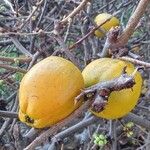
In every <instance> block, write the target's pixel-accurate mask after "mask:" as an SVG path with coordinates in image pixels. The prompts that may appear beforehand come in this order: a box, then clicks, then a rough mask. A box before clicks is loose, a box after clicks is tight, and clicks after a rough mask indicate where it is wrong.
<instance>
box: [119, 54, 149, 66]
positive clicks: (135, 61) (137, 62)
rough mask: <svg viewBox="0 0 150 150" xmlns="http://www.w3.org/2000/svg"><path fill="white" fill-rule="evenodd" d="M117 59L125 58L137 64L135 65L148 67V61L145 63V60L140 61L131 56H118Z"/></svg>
mask: <svg viewBox="0 0 150 150" xmlns="http://www.w3.org/2000/svg"><path fill="white" fill-rule="evenodd" d="M118 59H120V60H125V61H130V62H132V63H134V64H137V65H142V66H144V67H147V68H150V63H147V62H144V61H140V60H137V59H133V58H130V57H125V56H124V57H118Z"/></svg>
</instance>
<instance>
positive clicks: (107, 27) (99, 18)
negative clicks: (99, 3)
mask: <svg viewBox="0 0 150 150" xmlns="http://www.w3.org/2000/svg"><path fill="white" fill-rule="evenodd" d="M110 17H111V15H110V14H107V13H102V14H99V15H97V16H96V17H95V20H94V21H95V23H96V25H100V24H101V23H103V22H104V21H105V20H107V19H108V18H110ZM116 26H119V20H118V19H117V18H116V17H112V18H111V19H110V20H109V21H107V22H106V23H105V24H103V25H102V26H101V29H102V30H104V32H105V33H107V32H108V31H109V30H110V29H111V28H112V27H116ZM95 35H96V36H97V37H99V38H101V37H103V36H104V35H105V34H104V33H102V32H101V31H99V30H96V31H95Z"/></svg>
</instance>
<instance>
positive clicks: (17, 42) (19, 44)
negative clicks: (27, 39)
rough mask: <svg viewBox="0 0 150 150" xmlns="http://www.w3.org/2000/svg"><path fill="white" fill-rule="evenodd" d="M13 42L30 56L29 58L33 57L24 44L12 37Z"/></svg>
mask: <svg viewBox="0 0 150 150" xmlns="http://www.w3.org/2000/svg"><path fill="white" fill-rule="evenodd" d="M11 40H12V42H13V43H14V45H15V46H16V47H17V48H18V49H19V50H20V51H21V52H22V53H23V54H25V55H27V56H29V57H32V54H31V53H29V51H27V50H26V49H25V48H24V47H23V46H22V44H21V43H20V42H19V41H18V39H17V38H15V37H11Z"/></svg>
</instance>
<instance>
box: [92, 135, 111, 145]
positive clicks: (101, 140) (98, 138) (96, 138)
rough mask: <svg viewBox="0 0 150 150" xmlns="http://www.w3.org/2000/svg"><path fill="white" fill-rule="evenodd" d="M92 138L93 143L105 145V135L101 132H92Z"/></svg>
mask: <svg viewBox="0 0 150 150" xmlns="http://www.w3.org/2000/svg"><path fill="white" fill-rule="evenodd" d="M93 138H94V144H96V145H98V146H100V147H103V146H105V145H106V144H107V142H108V141H107V137H106V135H103V134H94V135H93Z"/></svg>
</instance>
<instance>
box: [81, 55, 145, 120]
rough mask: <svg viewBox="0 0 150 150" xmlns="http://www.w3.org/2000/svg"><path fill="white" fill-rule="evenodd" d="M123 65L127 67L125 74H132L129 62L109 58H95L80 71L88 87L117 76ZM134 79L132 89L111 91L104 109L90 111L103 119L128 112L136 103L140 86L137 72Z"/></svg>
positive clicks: (114, 117) (117, 116) (113, 117)
mask: <svg viewBox="0 0 150 150" xmlns="http://www.w3.org/2000/svg"><path fill="white" fill-rule="evenodd" d="M125 66H126V67H127V68H126V72H127V74H128V75H130V74H132V73H133V71H134V69H135V68H134V66H133V64H131V63H129V62H125V61H121V60H118V59H111V58H101V59H98V60H95V61H93V62H91V63H90V64H89V65H87V66H86V68H85V69H84V70H83V72H82V75H83V78H84V82H85V86H86V87H89V86H91V85H94V84H96V83H98V82H102V81H107V80H112V79H114V78H116V77H119V76H120V75H121V73H122V70H123V68H124V67H125ZM134 79H135V85H134V86H133V87H132V89H123V90H121V91H113V92H112V93H111V94H110V96H109V98H108V103H107V104H106V106H105V107H104V110H103V111H101V112H99V113H96V112H92V113H94V114H95V115H96V116H99V117H102V118H105V119H117V118H120V117H123V116H124V115H126V114H127V113H128V112H130V111H131V110H132V109H133V108H134V107H135V105H136V104H137V101H138V98H139V96H140V92H141V86H142V78H141V75H140V73H139V72H136V74H135V76H134Z"/></svg>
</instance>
